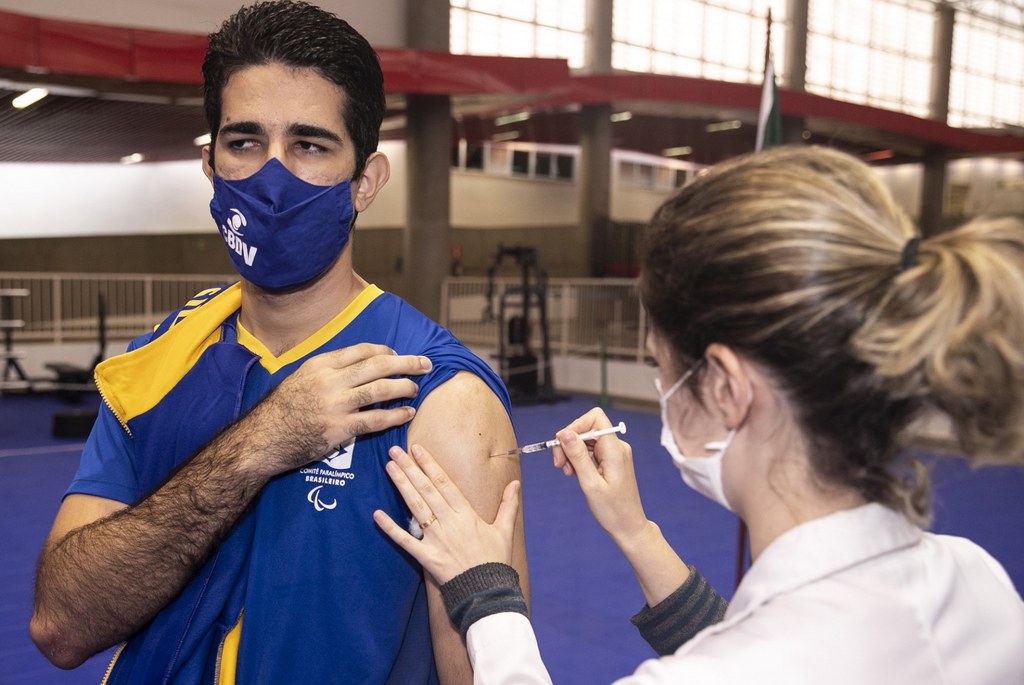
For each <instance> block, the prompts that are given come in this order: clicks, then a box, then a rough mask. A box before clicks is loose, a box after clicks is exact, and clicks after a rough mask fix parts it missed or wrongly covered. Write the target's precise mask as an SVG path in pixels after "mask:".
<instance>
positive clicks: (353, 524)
mask: <svg viewBox="0 0 1024 685" xmlns="http://www.w3.org/2000/svg"><path fill="white" fill-rule="evenodd" d="M239 303H240V295H239V291H238V286H237V285H235V286H232V287H230V288H226V289H214V290H211V291H206V292H204V293H201V294H200V295H199V296H197V297H196V298H195V299H194V300H193V301H191V302H190V303H189V304H188V305H186V307H185V308H183V309H182V310H180V311H179V312H176V313H175V314H174V315H172V316H171V317H169V318H168V319H167V321H165V322H164V323H163V324H161V326H159V327H158V328H157V330H156V331H155V332H154V333H153V334H150V335H147V336H144V337H143V338H142V339H140V340H139V341H138V342H137V343H135V344H133V346H132V348H131V350H130V351H129V352H128V353H126V354H125V355H121V356H120V357H115V358H113V359H111V360H108V361H107V362H105V363H104V364H103V365H101V366H100V367H99V368H98V369H97V383H98V385H99V387H100V390H101V393H102V394H103V397H104V400H105V406H104V408H103V410H102V411H101V414H100V418H99V419H98V421H97V424H96V427H95V428H94V429H93V432H92V434H91V435H90V437H89V440H88V441H87V444H86V449H85V452H84V454H83V456H82V463H81V466H80V468H79V471H78V474H77V475H76V477H75V480H74V481H73V482H72V484H71V486H70V487H69V489H68V493H69V494H70V493H83V494H89V495H96V496H100V497H107V498H111V499H116V500H119V501H122V502H125V503H128V504H132V503H134V502H137V501H139V500H140V499H142V498H144V497H145V496H146V494H147V493H149V492H151V491H152V490H153V489H154V488H156V487H158V486H159V485H160V484H161V483H162V482H163V480H164V479H165V478H166V477H167V476H168V474H169V473H170V472H171V471H172V470H173V469H174V468H175V467H176V466H177V465H178V464H180V463H181V462H182V461H184V460H186V459H187V458H188V457H189V456H190V455H191V454H193V453H194V452H195V451H196V450H197V449H198V448H199V447H200V446H201V445H203V444H204V443H205V442H206V441H208V440H209V439H210V438H211V437H212V436H213V435H215V434H216V433H217V432H219V430H220V429H221V428H223V427H224V426H225V425H227V424H228V423H230V422H231V421H233V420H234V419H235V418H237V417H238V416H240V415H241V414H243V413H244V412H245V411H247V410H248V408H250V407H251V406H252V405H254V404H255V403H257V402H258V401H260V400H261V399H262V398H263V397H265V396H266V394H267V393H268V392H270V390H272V389H273V388H274V387H276V385H277V384H278V383H280V382H281V381H282V380H283V379H284V378H286V377H287V376H288V375H289V374H291V373H292V372H293V371H294V370H295V369H296V368H298V366H299V365H300V364H301V363H302V362H303V361H305V360H306V359H308V358H309V357H310V356H312V355H314V354H318V353H321V352H327V351H330V350H334V349H339V348H342V347H346V346H349V345H353V344H356V343H359V342H375V343H380V344H384V345H387V346H389V347H391V348H392V349H394V350H395V351H396V352H398V353H399V354H417V355H423V356H426V357H428V358H429V359H431V361H432V362H433V369H432V370H431V372H430V373H429V374H427V375H426V376H423V377H413V378H412V380H414V381H415V382H417V383H418V385H419V387H420V391H419V393H418V394H417V396H416V397H415V398H414V399H412V400H403V401H401V402H395V403H391V404H390V405H389V406H397V405H399V404H409V405H412V406H415V407H418V406H419V405H420V404H421V403H422V401H423V399H424V398H425V397H426V396H427V394H429V392H430V391H431V390H433V389H434V388H436V387H437V386H438V385H440V384H441V383H443V382H445V381H446V380H448V379H450V378H451V377H452V376H454V375H455V374H456V373H458V372H459V371H469V372H472V373H474V374H476V375H477V376H479V377H480V378H482V379H483V380H484V381H485V382H486V383H487V384H488V385H489V386H490V387H491V388H492V390H493V391H494V392H495V394H496V395H497V396H498V397H499V398H500V399H501V401H502V402H503V403H504V405H505V407H506V410H508V409H509V403H508V396H507V393H506V391H505V389H504V387H503V386H502V384H501V382H500V380H499V379H498V377H497V376H496V375H495V374H494V373H493V371H491V369H490V368H489V367H488V366H487V365H486V364H485V363H484V362H483V361H481V360H480V359H478V358H477V357H476V356H474V355H473V354H472V353H470V352H469V351H468V350H467V349H466V348H465V347H464V346H462V345H461V344H460V343H459V342H458V341H457V340H455V338H454V337H453V336H452V335H451V334H450V333H448V332H447V331H446V330H444V329H443V328H441V327H440V326H438V325H437V324H435V323H433V322H432V321H430V320H429V319H427V318H426V317H424V316H423V315H422V314H420V313H419V312H417V311H416V310H415V309H413V308H412V307H410V306H409V305H408V304H406V303H405V302H403V301H402V300H401V299H399V298H398V297H395V296H394V295H390V294H387V293H383V292H382V291H380V290H379V289H378V288H376V287H375V286H369V287H367V288H366V289H365V290H364V291H363V292H362V293H361V294H360V295H359V296H358V297H357V298H356V300H355V301H354V302H353V303H352V304H351V305H349V306H348V307H347V308H346V309H345V310H344V311H343V312H341V313H340V314H339V315H338V316H337V317H335V319H334V320H332V321H331V322H330V323H328V324H327V325H326V326H324V328H322V329H321V330H320V331H319V332H317V333H316V334H314V335H313V336H311V337H310V338H309V339H308V340H307V341H305V342H303V343H301V344H299V345H298V346H296V348H294V349H293V350H290V351H289V352H287V353H285V354H284V355H282V356H281V357H277V358H275V357H274V356H273V355H271V354H270V353H269V352H268V351H267V350H266V349H265V348H264V347H263V346H262V345H261V344H260V343H259V341H257V340H256V339H255V338H253V337H252V336H251V335H249V334H248V333H247V332H246V331H244V330H243V329H242V328H241V327H240V326H239V325H238V323H237V310H238V304H239ZM139 378H146V379H147V381H148V382H147V383H144V384H140V383H138V382H137V379H139ZM407 428H408V426H407V425H403V426H400V427H397V428H393V429H390V430H387V431H384V432H381V433H376V434H370V435H364V436H360V437H359V438H357V439H355V440H352V441H350V442H349V443H348V444H346V445H345V446H344V448H343V449H342V450H341V451H340V453H339V454H338V455H337V456H336V457H333V458H331V459H329V460H327V459H325V460H322V461H317V462H313V463H311V464H308V465H306V466H304V467H302V468H299V469H295V470H293V471H290V472H287V473H284V474H281V475H280V476H278V477H276V478H274V479H273V480H272V481H271V482H270V483H268V484H267V486H266V487H265V488H264V490H263V492H262V493H261V494H260V496H259V497H258V499H257V501H256V503H255V504H254V506H253V507H252V508H250V510H249V511H248V513H247V514H245V515H244V516H243V517H242V518H241V519H240V521H239V523H238V525H237V526H236V527H235V528H234V530H233V531H232V533H231V534H230V535H229V536H228V538H227V539H226V540H225V541H224V542H223V543H222V545H221V546H220V548H219V549H218V550H217V552H216V554H215V555H214V556H213V558H212V559H210V560H209V561H208V562H207V563H206V565H205V566H204V567H203V568H202V569H200V571H199V572H198V573H197V574H196V576H195V577H194V578H193V579H192V580H191V581H190V582H189V583H188V584H187V585H186V586H185V588H184V589H183V590H182V592H181V593H180V594H179V596H178V597H177V598H175V600H173V601H172V602H171V603H170V604H169V605H168V606H167V607H165V608H164V610H163V611H161V613H160V614H158V616H157V617H156V618H155V619H154V620H153V621H152V622H151V623H150V624H149V625H148V626H147V627H146V628H145V629H143V630H142V631H140V632H139V633H138V634H137V635H136V636H134V637H133V638H132V639H131V640H129V642H128V643H127V644H126V646H125V647H124V648H123V649H122V650H121V651H120V652H119V654H118V656H117V657H116V658H115V661H114V663H113V665H112V670H111V673H110V676H109V679H108V681H107V682H110V683H122V682H123V683H129V682H131V683H137V682H146V683H150V682H153V683H158V682H159V683H197V682H202V683H223V682H238V683H268V682H304V681H306V680H307V679H308V680H309V681H324V680H326V681H327V682H344V683H396V684H397V683H433V682H436V679H437V676H436V672H435V668H434V663H433V652H432V648H431V642H430V634H429V628H428V624H427V612H426V596H425V587H424V584H423V579H422V574H421V570H420V568H419V566H418V565H417V564H416V563H415V561H413V560H412V559H411V558H409V557H407V556H406V555H405V554H404V552H402V551H401V550H400V549H398V548H397V547H396V546H395V545H393V544H392V543H391V542H390V540H389V539H388V538H387V537H386V536H385V535H384V534H383V533H381V532H380V531H379V530H378V529H377V527H376V525H375V524H374V523H373V520H372V517H371V514H372V512H373V511H374V510H375V509H383V510H384V511H386V512H388V513H389V514H390V515H391V517H392V518H394V519H395V520H396V521H407V520H409V512H408V509H407V508H406V507H405V505H404V503H403V502H402V499H401V496H400V495H399V494H398V492H397V490H396V489H395V488H394V487H393V486H392V485H391V483H390V480H389V478H388V477H387V474H386V473H385V471H384V468H383V467H384V464H385V463H386V462H387V461H388V456H387V450H388V448H389V447H390V446H392V445H401V446H403V447H404V446H405V445H406V432H407Z"/></svg>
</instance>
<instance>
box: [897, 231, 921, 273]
mask: <svg viewBox="0 0 1024 685" xmlns="http://www.w3.org/2000/svg"><path fill="white" fill-rule="evenodd" d="M920 244H921V239H920V238H917V237H914V238H911V239H910V240H908V241H907V244H906V245H904V246H903V252H901V253H900V271H906V270H907V269H910V268H912V267H915V266H917V246H918V245H920Z"/></svg>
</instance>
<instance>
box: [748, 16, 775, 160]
mask: <svg viewBox="0 0 1024 685" xmlns="http://www.w3.org/2000/svg"><path fill="white" fill-rule="evenodd" d="M776 145H782V116H781V115H780V114H779V90H778V88H776V87H775V66H774V65H773V64H772V11H771V10H768V36H767V40H766V41H765V48H764V86H763V87H762V88H761V109H760V111H758V114H757V143H756V144H755V145H754V151H755V152H760V151H761V150H763V149H765V148H769V147H774V146H776Z"/></svg>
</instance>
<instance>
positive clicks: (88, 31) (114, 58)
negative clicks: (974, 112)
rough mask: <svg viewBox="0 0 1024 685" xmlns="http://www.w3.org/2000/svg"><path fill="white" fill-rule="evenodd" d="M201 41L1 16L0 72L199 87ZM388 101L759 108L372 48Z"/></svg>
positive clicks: (1004, 145)
mask: <svg viewBox="0 0 1024 685" xmlns="http://www.w3.org/2000/svg"><path fill="white" fill-rule="evenodd" d="M206 40H207V39H206V36H204V35H199V34H188V33H174V32H165V31H150V30H142V29H133V28H122V27H115V26H101V25H97V24H87V23H83V22H70V21H56V20H51V19H42V18H39V17H31V16H26V15H21V14H16V13H13V12H3V11H0V65H5V66H8V67H14V68H18V69H30V70H36V69H40V68H41V69H45V70H48V71H51V72H56V73H66V74H87V75H92V76H104V77H110V78H123V79H125V80H129V81H158V82H168V83H186V84H198V83H201V81H202V75H201V71H200V70H201V66H202V60H203V54H204V52H205V49H206ZM377 52H378V54H379V56H380V61H381V66H382V67H383V69H384V83H385V88H386V90H387V91H388V92H390V93H424V94H448V95H467V94H481V95H487V94H491V95H494V94H499V95H500V94H515V93H522V94H531V93H532V94H535V95H537V96H538V97H540V98H542V99H543V100H544V102H545V103H549V104H550V103H562V104H569V103H573V104H588V103H599V102H613V101H629V100H639V101H651V102H678V103H693V104H701V105H712V106H722V107H736V108H744V109H757V107H758V104H759V102H760V93H761V88H760V86H758V85H754V84H745V83H729V82H723V81H706V80H703V79H696V78H688V77H683V76H662V75H657V74H634V73H629V74H625V73H619V74H609V75H600V76H574V75H572V74H571V73H570V71H569V68H568V65H567V63H566V62H565V61H564V60H558V59H542V58H512V57H482V56H471V55H453V54H450V53H446V52H432V51H425V50H410V49H400V48H398V49H396V48H380V49H378V50H377ZM779 104H780V109H781V111H782V113H783V114H784V115H790V116H802V117H820V118H825V119H832V120H835V121H841V122H847V123H852V124H860V125H864V126H870V127H873V128H877V129H881V130H884V131H889V132H892V133H897V134H900V135H905V136H908V137H910V138H914V139H918V140H922V141H925V142H928V143H933V144H936V145H941V146H946V147H950V148H954V149H958V150H962V151H965V152H972V153H1020V152H1024V138H1021V137H1018V136H1012V135H995V134H986V133H977V132H974V131H968V130H965V129H959V128H954V127H952V126H947V125H946V124H942V123H939V122H937V121H933V120H930V119H923V118H920V117H914V116H910V115H907V114H902V113H899V112H893V111H889V110H884V109H879V108H876V107H868V106H865V105H858V104H853V103H848V102H841V101H839V100H832V99H829V98H826V97H821V96H818V95H813V94H811V93H803V92H797V91H788V90H785V89H780V91H779Z"/></svg>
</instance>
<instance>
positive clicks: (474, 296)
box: [441, 276, 647, 363]
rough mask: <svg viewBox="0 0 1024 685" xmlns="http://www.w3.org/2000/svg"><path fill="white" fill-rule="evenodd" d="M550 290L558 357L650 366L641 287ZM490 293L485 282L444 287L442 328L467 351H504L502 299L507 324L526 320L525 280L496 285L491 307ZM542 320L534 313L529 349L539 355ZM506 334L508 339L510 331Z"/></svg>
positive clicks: (557, 285)
mask: <svg viewBox="0 0 1024 685" xmlns="http://www.w3.org/2000/svg"><path fill="white" fill-rule="evenodd" d="M545 289H546V291H547V319H548V341H549V346H550V351H551V353H552V354H554V355H562V356H585V357H592V356H593V357H596V356H599V355H601V354H602V353H603V354H605V355H606V356H608V357H609V358H613V359H625V360H631V361H637V362H641V363H642V362H643V361H644V357H645V354H646V353H645V348H644V336H645V335H646V331H647V321H646V317H645V314H644V310H643V307H641V306H640V301H639V298H638V297H637V292H636V281H634V280H632V279H626V278H592V279H579V278H549V279H547V284H546V288H545ZM488 290H489V281H488V279H487V278H484V277H465V276H464V277H459V278H449V279H447V280H445V282H444V285H443V286H442V296H441V323H442V324H443V325H444V326H445V327H447V328H448V329H449V330H450V331H451V332H452V334H453V335H455V337H456V338H458V339H459V340H461V341H462V342H463V343H465V344H467V345H471V346H475V345H482V346H487V347H497V346H498V345H499V338H498V335H499V326H500V325H501V323H500V322H499V321H498V318H497V314H498V312H499V311H500V309H501V307H500V301H501V299H502V298H504V301H505V306H506V319H507V318H509V317H511V316H521V315H522V308H523V298H522V292H521V291H522V281H521V280H520V279H519V278H515V277H502V278H496V279H494V287H493V289H492V292H491V294H490V297H491V301H490V303H488ZM488 304H489V305H490V306H488ZM538 319H539V316H538V310H537V308H536V307H531V308H530V326H529V329H530V340H529V343H530V347H531V349H533V350H534V351H537V350H540V349H541V344H542V339H541V328H540V322H539V320H538ZM506 325H507V322H506ZM501 334H502V335H507V331H501Z"/></svg>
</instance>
